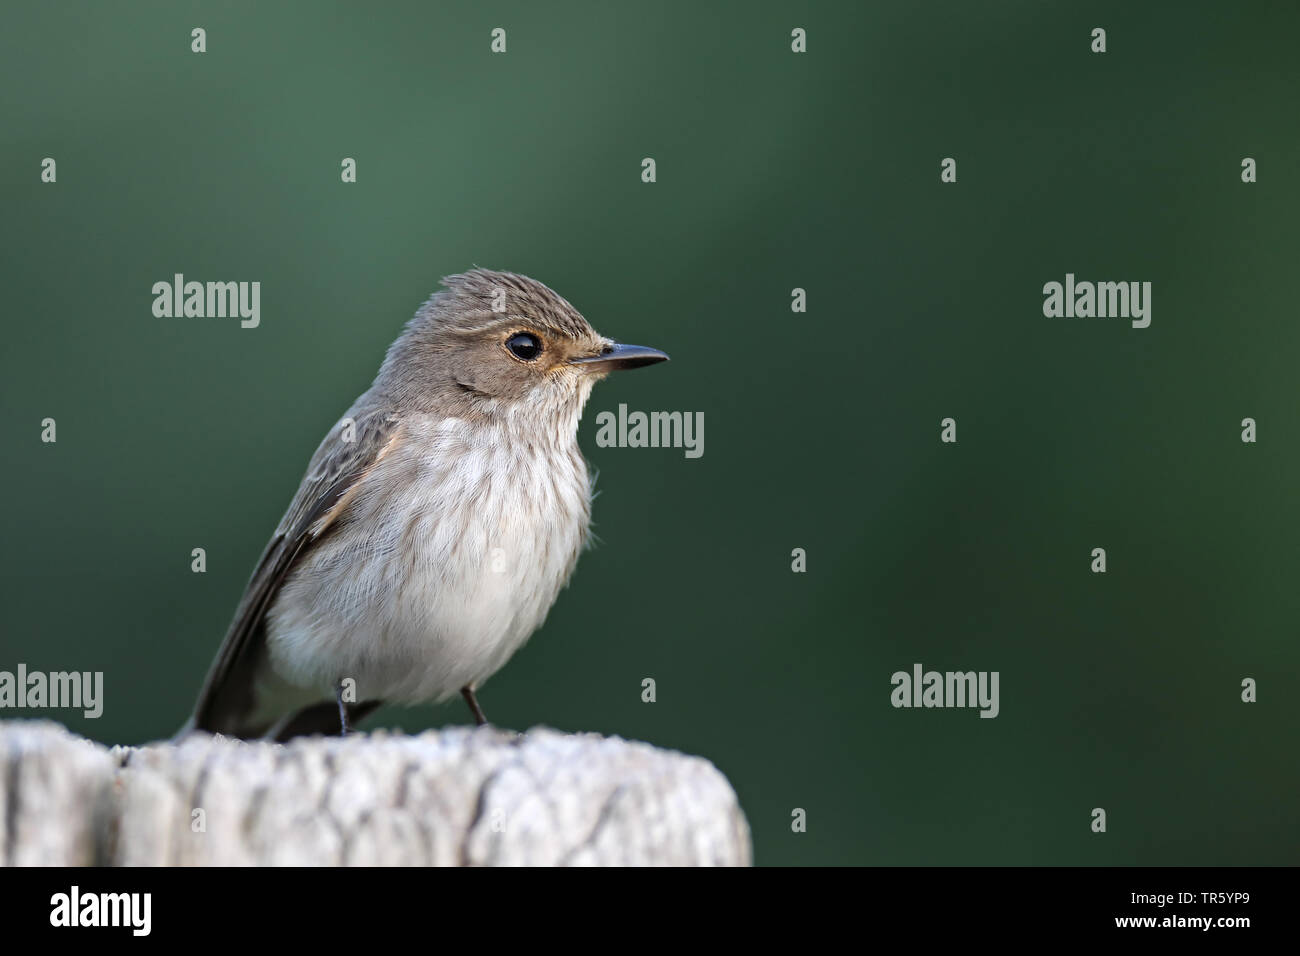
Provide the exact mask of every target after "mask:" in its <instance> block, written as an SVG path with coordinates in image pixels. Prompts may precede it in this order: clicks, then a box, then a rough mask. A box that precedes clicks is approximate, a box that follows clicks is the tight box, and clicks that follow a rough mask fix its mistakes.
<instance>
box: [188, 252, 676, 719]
mask: <svg viewBox="0 0 1300 956" xmlns="http://www.w3.org/2000/svg"><path fill="white" fill-rule="evenodd" d="M443 285H444V286H445V287H446V291H443V292H439V293H437V294H435V295H434V296H433V297H432V298H430V299H429V301H428V302H426V303H425V304H424V306H423V307H421V308H420V310H419V311H418V312H416V314H415V317H414V318H413V319H412V320H411V321H410V322H409V323H408V324H407V326H406V329H405V331H404V332H403V333H402V335H401V336H400V337H399V338H398V339H397V341H396V342H394V343H393V345H392V346H391V347H390V348H389V350H388V355H387V356H386V358H385V359H384V363H383V366H382V367H381V368H380V370H379V375H378V376H377V377H376V378H375V381H374V384H373V385H371V386H370V388H369V389H368V390H367V391H366V392H365V393H364V394H363V395H362V396H361V397H360V398H358V399H357V400H356V402H355V403H354V404H353V405H352V407H351V408H350V409H349V410H348V412H347V413H346V415H344V417H343V418H342V419H341V420H340V421H339V422H338V423H337V424H336V425H335V426H334V427H333V428H332V429H331V430H330V432H329V434H328V435H327V436H326V437H325V440H324V441H323V442H321V444H320V447H319V448H317V449H316V453H315V455H313V456H312V460H311V464H310V465H309V466H308V469H307V474H306V476H305V477H304V478H303V480H302V484H301V485H300V486H299V488H298V493H297V494H296V495H295V496H294V498H293V501H292V502H291V503H290V505H289V510H288V511H287V512H286V513H285V515H284V518H283V519H282V520H281V521H280V525H279V527H278V528H276V530H275V534H274V535H273V536H272V538H271V541H270V543H269V544H268V545H267V547H266V550H265V552H264V553H263V555H262V558H261V560H260V561H259V562H258V565H257V568H256V570H255V571H254V572H253V576H252V578H251V580H250V581H249V583H248V587H247V589H246V591H245V593H244V597H243V600H242V601H241V602H240V605H239V608H238V610H237V612H236V614H235V619H234V622H233V623H232V624H231V626H230V630H229V632H228V633H227V634H226V638H225V641H224V642H223V643H222V645H221V649H220V651H219V652H218V653H217V658H216V660H215V661H214V662H213V665H212V668H211V670H210V671H209V673H208V677H207V681H206V682H205V684H204V686H203V690H202V692H201V693H200V695H199V700H198V704H197V706H196V709H195V712H194V716H193V717H192V718H191V721H190V723H189V724H187V726H186V729H187V730H188V729H198V730H206V731H211V732H214V733H222V734H228V735H232V736H237V737H269V738H273V739H276V740H287V739H289V738H290V737H294V736H298V735H300V734H309V733H346V732H347V729H348V727H349V724H350V723H352V722H354V721H356V720H358V719H360V718H361V717H363V716H364V715H365V714H367V713H369V712H370V711H371V710H373V709H374V708H375V707H377V706H379V704H380V703H381V702H384V701H391V702H396V703H403V704H415V703H422V702H428V701H432V702H437V701H441V700H445V699H447V698H449V697H451V696H453V695H455V694H456V693H457V692H460V693H461V694H463V695H464V697H465V699H466V701H467V702H468V704H469V706H470V708H471V709H472V711H473V713H474V716H475V718H476V719H477V721H478V722H479V723H485V722H486V718H485V717H484V716H483V712H482V710H481V709H480V708H479V706H478V701H477V700H476V698H475V696H474V692H475V690H476V688H478V687H479V686H480V685H481V684H482V683H483V682H484V681H485V680H487V678H488V677H490V676H491V675H492V674H494V673H495V672H496V671H497V670H499V669H500V668H501V667H502V665H504V664H505V662H506V661H507V660H508V659H509V658H510V656H511V655H512V654H513V653H514V652H515V651H517V650H518V649H519V648H520V647H521V646H522V645H523V643H524V642H525V641H526V640H527V639H528V637H529V636H530V635H531V634H532V633H533V632H534V631H535V630H536V629H537V628H538V627H539V626H540V625H541V624H542V621H543V620H544V619H545V618H546V614H547V612H548V611H549V610H550V608H551V605H552V604H553V603H554V602H555V598H556V596H557V595H558V593H559V591H560V588H562V587H563V586H564V585H565V584H566V583H567V581H568V579H569V576H570V575H571V574H572V572H573V568H574V565H575V564H576V562H577V560H578V553H579V552H580V550H581V549H582V547H583V545H584V543H585V542H586V540H587V536H588V526H589V523H590V518H591V482H590V480H589V479H588V475H587V465H586V462H585V461H584V460H583V457H582V454H581V452H580V451H579V449H578V441H577V432H578V419H579V418H580V416H581V414H582V409H583V406H584V405H585V404H586V401H587V398H588V396H589V395H590V394H591V388H592V386H593V385H594V384H595V383H596V382H597V381H598V380H600V379H601V378H603V377H604V376H605V375H606V374H607V373H609V372H610V371H613V370H615V369H627V368H637V367H639V366H642V365H650V364H652V363H654V362H661V361H664V360H665V359H667V358H668V356H667V355H665V354H664V353H663V352H660V351H657V350H656V349H650V348H643V347H641V346H635V345H619V344H616V343H614V342H612V341H610V340H609V339H606V338H603V337H602V336H600V335H598V334H597V333H596V332H595V331H594V330H593V329H592V328H591V326H590V325H588V324H587V321H586V320H585V319H584V318H583V317H582V316H581V315H580V314H579V313H578V311H577V310H576V309H575V308H574V307H573V306H571V305H570V304H569V303H568V302H566V301H565V300H564V299H562V298H561V297H560V296H558V295H556V294H555V293H554V292H552V291H551V290H550V289H549V288H547V287H546V286H545V285H543V284H542V283H540V282H537V281H535V280H533V279H529V278H526V277H524V276H520V275H514V274H511V273H508V272H490V271H487V270H483V269H475V270H473V271H471V272H467V273H465V274H463V275H456V276H450V277H448V278H446V279H444V280H443Z"/></svg>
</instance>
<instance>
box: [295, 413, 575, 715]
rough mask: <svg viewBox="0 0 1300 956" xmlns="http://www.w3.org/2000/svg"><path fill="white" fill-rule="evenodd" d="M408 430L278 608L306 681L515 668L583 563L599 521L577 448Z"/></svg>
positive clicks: (410, 678)
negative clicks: (511, 663) (512, 660)
mask: <svg viewBox="0 0 1300 956" xmlns="http://www.w3.org/2000/svg"><path fill="white" fill-rule="evenodd" d="M406 427H407V435H406V436H405V437H404V440H403V441H402V442H401V443H400V446H399V447H396V448H395V449H394V450H393V451H392V452H390V453H389V454H388V455H386V456H385V457H384V458H383V459H382V460H381V461H380V462H379V463H378V464H377V466H376V467H375V468H374V469H372V471H371V472H370V473H369V474H368V475H367V476H366V478H365V479H364V481H363V483H362V485H361V486H360V487H359V488H358V489H357V493H356V494H355V496H354V497H353V498H352V500H351V502H350V503H349V506H348V508H347V510H346V512H345V513H344V514H342V515H340V516H339V519H338V522H337V527H333V528H331V529H329V531H328V532H327V533H326V535H325V536H324V537H323V538H322V540H321V541H320V542H319V543H318V544H317V545H316V546H315V547H314V548H313V549H312V550H311V551H310V552H309V554H308V556H307V557H306V558H305V559H304V560H303V562H302V563H301V564H300V565H299V567H298V568H297V569H296V570H295V571H294V573H293V574H292V575H291V577H290V579H289V580H288V581H287V582H286V584H285V587H284V588H283V590H282V591H281V595H280V597H279V599H278V600H277V602H276V606H275V607H274V608H273V610H272V614H271V616H270V623H271V625H272V626H271V628H270V629H269V638H270V641H269V643H270V645H271V650H272V661H273V663H274V664H275V666H276V668H277V670H278V671H280V672H281V673H282V675H283V676H285V677H286V678H289V679H290V680H292V681H294V682H295V683H300V682H302V681H304V680H307V681H311V682H313V683H316V684H321V683H323V684H324V685H325V686H327V687H330V686H334V685H335V684H336V683H337V681H338V680H339V679H341V678H342V677H347V676H353V677H354V678H355V679H356V680H357V682H358V694H359V698H361V699H365V698H370V697H375V698H382V699H389V700H397V701H405V702H410V703H415V702H419V701H424V700H429V699H443V698H446V697H449V696H451V695H452V694H454V693H456V692H457V691H458V690H459V689H460V688H461V687H463V686H465V685H467V684H477V683H481V682H482V681H484V680H486V679H487V677H488V676H490V675H491V674H492V673H494V672H495V671H496V670H497V669H499V668H500V667H501V665H502V664H504V663H505V661H506V660H507V659H508V658H509V657H510V655H511V654H513V653H514V651H515V650H517V649H518V648H519V647H520V646H521V645H522V644H523V643H524V641H526V640H527V639H528V637H529V636H530V635H531V634H532V632H533V631H534V630H536V628H537V627H539V626H540V625H541V623H542V621H543V620H544V619H545V617H546V614H547V612H548V611H549V610H550V607H551V605H552V604H553V603H554V601H555V598H556V596H557V595H558V593H559V590H560V589H561V588H562V587H563V586H564V584H565V582H566V581H567V580H568V578H569V575H570V574H571V573H572V571H573V567H574V565H575V563H576V561H577V558H578V554H579V552H580V551H581V549H582V546H583V544H584V542H585V539H586V535H587V529H588V525H589V521H590V485H589V483H588V478H587V470H586V464H585V462H583V460H582V456H581V455H580V454H579V452H578V449H577V446H576V442H573V441H571V442H569V443H568V445H567V447H564V446H563V445H561V444H560V443H554V442H544V441H533V440H527V439H525V438H522V437H520V436H512V435H510V434H509V433H506V432H504V431H501V430H493V429H491V428H489V427H487V426H471V425H470V424H469V423H466V422H462V421H459V420H455V419H451V420H443V421H441V422H436V423H423V424H416V425H408V426H406Z"/></svg>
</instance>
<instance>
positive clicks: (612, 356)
mask: <svg viewBox="0 0 1300 956" xmlns="http://www.w3.org/2000/svg"><path fill="white" fill-rule="evenodd" d="M667 361H668V356H667V355H665V354H664V353H663V352H660V351H659V350H658V349H649V348H646V347H645V346H644V345H613V346H611V347H610V348H608V349H606V350H605V351H604V352H601V353H600V354H599V355H587V356H584V357H582V358H576V359H570V360H569V364H570V365H584V366H586V367H587V368H588V369H590V370H591V371H593V372H612V371H614V370H615V369H620V368H640V367H641V366H642V365H654V364H655V362H667Z"/></svg>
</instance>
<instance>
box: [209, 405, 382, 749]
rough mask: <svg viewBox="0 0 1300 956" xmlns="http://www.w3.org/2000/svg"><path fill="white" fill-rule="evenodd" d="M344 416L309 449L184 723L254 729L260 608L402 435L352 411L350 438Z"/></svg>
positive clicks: (378, 417)
mask: <svg viewBox="0 0 1300 956" xmlns="http://www.w3.org/2000/svg"><path fill="white" fill-rule="evenodd" d="M350 421H351V419H348V418H344V419H342V420H341V421H340V422H339V423H338V424H337V425H335V426H334V428H333V429H331V431H330V433H329V435H327V436H326V437H325V440H324V441H323V442H321V444H320V447H319V448H317V449H316V454H314V455H313V456H312V460H311V464H310V465H309V466H308V467H307V474H306V475H305V476H304V477H303V480H302V484H301V486H300V487H299V488H298V493H297V495H295V496H294V499H293V501H292V502H290V504H289V509H288V511H286V512H285V515H284V517H283V518H282V519H281V520H280V525H279V527H277V528H276V529H275V534H274V535H273V536H272V538H271V540H270V542H269V543H268V544H267V546H266V550H265V551H263V552H262V557H261V560H260V561H259V562H258V564H257V569H256V570H255V571H254V572H253V576H252V577H251V578H250V579H249V581H248V587H247V588H246V589H245V591H244V597H243V600H242V601H240V603H239V608H238V609H237V610H236V611H235V619H234V621H232V622H231V625H230V630H229V631H227V632H226V638H225V640H224V641H223V642H222V644H221V649H220V650H219V651H218V652H217V657H216V660H214V661H213V662H212V667H211V669H210V670H209V671H208V676H207V679H206V680H205V681H204V684H203V690H202V691H201V692H200V693H199V700H198V704H197V705H196V706H195V710H194V717H193V718H192V720H191V724H190V726H191V727H192V728H194V729H198V730H207V731H211V732H213V733H224V734H231V735H235V736H249V735H256V734H257V733H259V732H260V730H259V729H257V728H249V727H247V726H245V719H246V716H247V715H248V714H249V712H250V711H251V710H252V708H253V706H254V704H255V701H254V699H253V680H254V677H255V675H256V670H257V666H258V664H259V658H260V657H261V656H262V654H263V652H264V645H265V627H264V624H265V620H266V612H267V610H268V609H269V608H270V607H271V603H272V602H273V601H274V600H275V596H276V594H277V593H278V592H279V590H280V586H281V585H282V584H284V581H285V579H286V578H287V577H288V576H289V572H290V571H292V570H293V568H294V566H295V565H296V564H297V562H298V561H299V560H300V559H301V558H302V557H303V555H304V554H306V553H307V552H308V550H309V549H310V548H311V547H312V545H313V544H314V543H315V542H316V541H318V540H319V539H320V537H321V536H322V535H323V534H325V532H326V531H327V530H328V529H329V527H330V526H331V525H332V524H333V523H334V521H335V520H336V519H337V518H338V516H339V515H340V514H342V513H343V511H344V510H346V508H347V506H348V502H349V501H350V500H351V498H352V495H353V493H355V491H356V489H357V488H358V487H359V486H360V483H361V482H362V481H364V480H365V477H366V475H367V474H369V473H370V471H371V469H372V468H374V467H375V465H376V464H377V463H378V462H379V460H380V459H381V458H383V457H384V456H385V455H387V454H389V452H391V451H392V449H393V448H394V447H396V446H397V445H398V444H399V443H400V441H401V436H402V428H401V425H400V423H399V422H398V421H397V419H396V418H394V417H393V416H392V415H391V414H388V413H386V412H383V411H373V412H370V413H368V414H363V415H358V417H357V418H356V419H355V424H354V425H353V427H354V428H355V436H354V439H353V440H351V441H348V440H346V439H347V438H348V437H349V433H348V431H347V425H348V423H349V422H350Z"/></svg>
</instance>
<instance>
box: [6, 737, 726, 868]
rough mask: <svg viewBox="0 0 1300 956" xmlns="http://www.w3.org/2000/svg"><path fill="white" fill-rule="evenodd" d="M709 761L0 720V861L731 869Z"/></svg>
mask: <svg viewBox="0 0 1300 956" xmlns="http://www.w3.org/2000/svg"><path fill="white" fill-rule="evenodd" d="M750 862H751V851H750V836H749V826H748V824H747V823H746V821H745V815H744V813H743V812H742V811H741V809H740V805H739V803H738V802H737V800H736V795H735V793H734V792H733V791H732V789H731V786H730V785H729V784H728V783H727V780H726V778H725V777H724V776H723V775H722V774H721V773H720V772H719V771H718V770H717V768H716V767H714V766H713V764H711V763H709V762H708V761H707V760H704V759H702V758H699V757H690V756H687V755H685V754H680V753H676V752H673V751H667V750H660V749H658V748H655V747H652V746H650V745H649V744H644V743H637V742H635V741H627V740H621V739H619V738H617V737H602V736H600V735H598V734H564V733H560V732H558V731H555V730H550V729H547V728H536V729H533V730H530V731H528V732H527V733H525V734H522V735H516V734H512V733H506V732H503V731H500V730H496V729H493V728H490V727H483V728H479V729H477V730H471V729H468V728H449V729H446V730H442V731H429V732H427V733H423V734H420V735H418V736H414V737H412V736H405V735H402V734H398V733H387V732H379V733H373V734H353V735H350V736H348V737H309V738H300V739H297V740H294V741H292V742H290V743H288V744H283V745H281V744H273V743H263V742H256V743H248V742H244V741H239V740H232V739H228V738H225V737H219V736H218V737H214V736H211V735H208V734H194V735H191V736H189V737H187V738H185V739H184V740H183V741H181V742H179V743H158V744H151V745H149V746H145V747H114V748H112V749H109V748H106V747H103V746H101V745H99V744H96V743H93V742H91V741H89V740H86V739H84V738H81V737H77V736H75V735H73V734H71V733H69V732H68V731H67V730H66V729H64V728H63V727H61V726H60V725H58V724H55V723H50V722H45V721H7V722H0V863H3V864H4V865H6V866H32V865H35V866H76V865H110V866H114V865H115V866H208V865H216V866H240V865H291V866H303V865H306V866H312V865H326V866H331V865H361V866H383V865H399V866H400V865H415V866H426V865H451V866H454V865H489V866H491V865H539V866H548V865H569V864H571V865H584V864H586V865H682V866H689V865H724V866H725V865H732V866H737V865H739V866H746V865H749V863H750Z"/></svg>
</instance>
